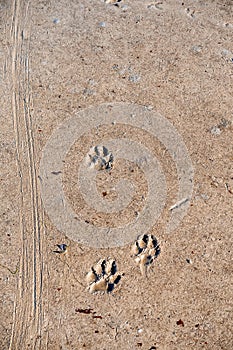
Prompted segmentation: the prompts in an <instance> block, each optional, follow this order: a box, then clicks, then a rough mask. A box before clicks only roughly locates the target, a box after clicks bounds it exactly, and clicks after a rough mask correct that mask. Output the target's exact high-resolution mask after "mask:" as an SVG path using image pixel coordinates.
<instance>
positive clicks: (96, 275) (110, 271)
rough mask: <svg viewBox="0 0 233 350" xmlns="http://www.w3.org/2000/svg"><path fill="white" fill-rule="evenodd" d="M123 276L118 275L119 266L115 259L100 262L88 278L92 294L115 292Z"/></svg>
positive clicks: (92, 268)
mask: <svg viewBox="0 0 233 350" xmlns="http://www.w3.org/2000/svg"><path fill="white" fill-rule="evenodd" d="M120 279H121V275H120V274H118V273H117V265H116V262H115V260H114V259H112V258H107V259H101V260H99V261H98V262H97V263H96V264H95V265H94V266H93V267H91V270H90V271H89V272H88V274H87V276H86V280H87V283H88V289H89V292H90V293H96V292H107V293H110V292H112V291H113V289H114V288H115V286H116V285H117V284H118V283H119V282H120Z"/></svg>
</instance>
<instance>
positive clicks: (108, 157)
mask: <svg viewBox="0 0 233 350" xmlns="http://www.w3.org/2000/svg"><path fill="white" fill-rule="evenodd" d="M88 157H89V158H88V161H89V166H90V167H91V168H95V169H96V170H110V169H112V167H113V154H112V153H111V152H109V150H108V149H107V148H106V147H105V146H95V147H93V148H91V150H90V152H89V154H88Z"/></svg>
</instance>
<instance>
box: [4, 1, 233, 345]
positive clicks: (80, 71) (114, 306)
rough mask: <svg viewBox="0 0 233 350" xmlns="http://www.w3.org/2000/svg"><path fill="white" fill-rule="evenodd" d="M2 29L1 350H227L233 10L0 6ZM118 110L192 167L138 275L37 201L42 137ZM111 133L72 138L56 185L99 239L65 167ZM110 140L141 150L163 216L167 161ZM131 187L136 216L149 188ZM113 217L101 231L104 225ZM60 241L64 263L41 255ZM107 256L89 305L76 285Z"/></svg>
mask: <svg viewBox="0 0 233 350" xmlns="http://www.w3.org/2000/svg"><path fill="white" fill-rule="evenodd" d="M0 29H1V31H0V43H1V45H0V61H1V65H0V89H1V90H0V91H1V95H0V100H1V110H0V118H1V127H0V130H1V131H0V142H1V149H0V161H1V195H2V197H1V201H0V215H1V252H0V264H1V265H0V275H1V278H0V283H1V284H0V285H1V288H0V296H1V298H0V299H1V308H0V326H1V328H0V349H2V350H5V349H11V350H16V349H19V350H25V349H42V350H45V349H51V350H58V349H63V350H70V349H76V350H77V349H78V350H79V349H84V348H85V349H106V350H110V349H143V350H149V349H151V350H152V349H161V350H166V349H169V350H175V349H177V350H178V349H179V350H181V349H195V350H199V349H205V350H209V349H211V350H217V349H223V350H230V349H232V348H233V338H232V326H233V322H232V254H231V253H232V227H233V222H232V221H233V220H232V204H233V168H232V161H233V153H232V150H233V149H232V148H233V147H232V140H233V136H232V135H233V134H232V123H233V109H232V95H233V89H232V86H233V85H232V72H233V45H232V37H233V3H232V1H231V0H207V1H204V0H197V1H186V0H183V1H178V0H168V1H157V2H156V1H155V2H154V1H136V0H135V1H119V2H118V4H117V5H116V4H111V3H110V4H106V3H105V2H104V1H101V0H92V1H91V0H76V1H75V0H72V1H63V0H60V1H53V0H48V1H45V0H41V1H39V0H32V1H23V0H22V1H20V0H12V1H10V0H9V1H7V0H1V1H0ZM115 102H120V103H131V104H133V105H141V106H150V109H153V111H157V112H159V113H160V114H161V115H163V116H164V117H165V118H166V119H167V120H169V121H170V122H171V123H172V124H173V126H174V127H175V128H176V130H177V131H178V132H179V134H180V135H181V136H182V139H183V141H184V142H185V144H186V147H187V150H188V152H189V155H190V157H191V160H192V163H193V167H194V170H195V175H194V190H193V193H192V198H191V203H190V207H189V210H188V212H187V215H186V216H185V217H184V218H183V220H182V222H181V223H180V225H179V226H178V227H177V229H176V230H175V232H173V233H172V234H168V233H166V231H165V230H164V226H163V220H162V218H163V216H162V217H161V218H160V220H159V222H158V223H157V224H155V225H154V226H153V227H152V228H151V229H150V233H151V234H153V235H154V236H155V237H156V238H157V239H158V242H159V246H160V250H161V253H160V254H159V255H158V257H157V258H156V259H155V261H154V262H153V263H152V264H151V267H150V269H149V270H148V274H147V276H143V275H142V274H141V271H140V268H139V266H137V264H136V263H135V259H134V257H132V254H131V245H132V244H133V240H134V239H132V243H130V244H127V245H125V246H123V247H115V248H104V249H95V248H91V247H90V246H88V244H87V245H84V244H81V243H79V242H77V241H75V240H73V239H69V237H66V236H65V234H64V233H62V232H61V231H60V230H59V229H57V228H56V226H55V225H54V224H53V222H52V221H51V220H50V217H49V216H48V214H47V212H46V210H45V209H44V205H43V203H42V196H41V187H40V178H39V177H38V176H39V164H40V159H41V157H42V154H43V149H44V147H45V145H46V143H47V141H48V139H49V137H50V135H51V134H52V132H53V131H54V129H56V128H57V127H58V126H59V125H61V123H63V122H64V121H65V120H66V119H67V118H69V117H71V116H74V115H75V113H77V111H83V110H85V108H87V107H90V106H93V108H95V106H99V105H101V104H102V103H115ZM109 128H110V126H109ZM112 132H113V131H112V130H111V129H106V126H105V128H104V127H102V129H100V130H98V132H97V131H96V130H91V131H90V134H89V135H86V138H84V139H82V140H81V141H80V140H77V142H76V143H75V145H74V147H73V148H72V149H71V150H70V152H69V154H68V155H67V162H66V166H65V170H64V174H65V175H64V174H63V180H64V192H65V194H66V196H67V198H69V200H70V202H71V203H72V204H73V208H74V210H75V209H76V211H77V213H78V212H79V211H80V210H81V209H82V212H81V214H80V212H79V215H81V216H82V218H83V220H86V221H88V220H90V217H91V220H92V221H93V222H91V224H93V225H96V227H97V228H98V227H101V226H102V225H106V216H101V215H99V216H98V217H97V218H96V216H95V213H94V212H93V210H92V211H88V208H85V203H84V204H82V205H81V204H80V203H81V202H80V201H81V199H80V198H81V197H80V196H78V195H75V193H76V190H75V191H74V189H75V181H76V175H75V172H76V165H75V166H74V164H76V163H78V161H79V158H77V154H79V153H78V152H82V149H83V147H84V146H85V145H86V143H87V144H88V145H90V147H92V146H93V142H92V141H93V140H95V141H96V142H100V141H99V140H100V139H101V135H102V134H104V133H105V134H106V133H108V134H110V135H111V133H112ZM117 132H118V134H117V135H118V136H119V135H121V134H122V135H123V134H124V133H126V132H129V134H131V135H134V138H135V139H138V142H142V143H143V142H144V141H145V142H147V144H150V145H152V146H153V145H154V150H155V151H156V150H157V152H156V157H157V158H158V159H160V161H161V163H162V164H163V168H164V169H165V170H164V171H165V172H166V176H167V180H166V181H167V187H168V193H169V194H170V204H172V203H173V195H174V193H173V192H175V190H176V186H177V174H176V167H175V165H174V164H173V162H171V161H170V158H169V156H166V154H165V153H164V152H163V149H162V148H161V146H159V145H157V144H156V142H157V141H156V140H152V141H150V139H148V140H147V139H146V135H144V134H143V132H142V131H141V130H138V133H137V132H136V131H135V130H124V126H123V125H119V128H118V131H117ZM101 133H102V134H101ZM144 136H145V138H144ZM80 142H81V143H80ZM88 142H89V143H88ZM156 145H157V146H156ZM152 146H151V147H152ZM88 147H89V146H88ZM159 147H160V148H159ZM84 148H85V147H84ZM87 149H88V148H87ZM85 152H86V151H85ZM85 152H84V153H85ZM75 162H76V163H75ZM124 166H125V163H124V164H122V165H121V164H120V163H119V164H118V169H123V170H122V174H123V171H124ZM121 167H122V168H121ZM131 170H132V168H131ZM125 171H126V170H125ZM132 172H133V171H132ZM113 175H114V174H113ZM114 176H115V175H114ZM130 179H131V180H132V181H134V182H136V183H137V182H139V184H138V191H137V196H138V197H135V200H134V205H136V206H137V210H138V211H139V212H140V210H141V209H142V204H143V203H141V202H138V201H137V198H140V196H143V195H145V194H146V192H147V185H146V182H145V181H144V180H145V179H144V180H143V178H142V176H141V173H140V171H138V172H136V174H135V176H134V177H133V178H130ZM106 181H107V180H106V179H105V181H103V183H101V177H100V181H99V191H100V192H101V191H102V193H103V196H105V195H106V193H107V192H106V193H105V192H104V191H106V190H105V189H104V186H105V183H106ZM140 181H141V182H140ZM73 186H74V187H73ZM174 189H175V190H174ZM169 191H170V192H169ZM112 196H113V197H114V193H113V194H112ZM110 200H111V197H110ZM80 206H81V207H80ZM80 208H81V209H80ZM131 214H132V213H131V211H130V210H128V211H126V212H124V215H123V214H122V220H123V222H124V223H125V222H127V220H128V218H129V217H130V215H131ZM116 217H117V216H116ZM116 217H115V218H114V217H111V218H110V223H108V224H107V225H113V226H114V225H116V226H117V225H118V224H119V222H117V221H114V220H116ZM111 220H112V221H111ZM94 221H95V222H94ZM138 234H139V235H140V232H138ZM61 243H63V244H67V245H69V247H68V252H67V253H65V254H59V253H54V250H56V245H57V244H61ZM109 256H110V257H112V258H113V259H115V261H116V264H117V269H118V272H117V273H119V274H120V276H121V279H120V281H119V283H118V284H117V285H116V287H115V288H114V290H113V291H112V292H109V293H96V294H91V293H89V291H88V289H87V282H86V277H85V276H86V273H87V272H88V271H89V270H90V268H91V267H92V266H94V264H95V263H96V262H97V261H98V260H99V259H102V258H104V257H109Z"/></svg>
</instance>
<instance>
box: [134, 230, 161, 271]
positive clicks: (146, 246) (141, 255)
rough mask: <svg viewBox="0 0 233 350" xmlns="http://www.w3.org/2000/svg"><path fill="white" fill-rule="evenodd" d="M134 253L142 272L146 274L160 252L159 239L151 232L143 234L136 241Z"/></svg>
mask: <svg viewBox="0 0 233 350" xmlns="http://www.w3.org/2000/svg"><path fill="white" fill-rule="evenodd" d="M132 253H133V255H134V256H136V259H135V261H136V263H137V264H138V265H139V267H140V270H141V273H142V274H143V275H146V272H147V268H148V266H149V265H151V264H152V263H153V261H154V259H155V258H157V256H158V255H159V253H160V248H159V244H158V241H157V239H156V238H155V237H154V236H153V235H150V234H148V235H147V234H144V235H141V236H140V237H139V238H138V239H137V240H136V242H135V243H134V245H133V247H132Z"/></svg>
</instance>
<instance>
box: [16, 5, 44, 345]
mask: <svg viewBox="0 0 233 350" xmlns="http://www.w3.org/2000/svg"><path fill="white" fill-rule="evenodd" d="M29 18H30V8H29V2H26V1H20V0H14V1H13V5H12V17H11V29H10V49H11V50H10V52H11V55H10V60H11V73H10V74H11V77H9V79H11V82H12V117H13V125H14V131H15V141H16V159H17V166H18V174H19V183H20V184H19V189H20V201H21V208H20V218H19V219H20V233H21V257H20V268H19V277H18V290H17V293H16V297H15V304H14V318H13V325H12V335H11V341H10V346H9V349H11V350H16V349H26V348H28V347H30V349H47V334H46V331H44V332H43V328H45V327H46V325H45V316H46V315H45V312H46V307H44V306H45V305H44V299H43V291H45V289H46V284H47V270H46V266H45V264H44V256H43V254H44V253H43V252H45V251H46V246H45V230H44V224H43V210H42V207H41V200H40V196H39V191H38V183H37V171H36V153H35V140H34V137H33V124H32V105H33V101H32V94H31V88H30V69H29V64H30V61H29V53H30V50H29V49H30V23H29V21H30V19H29Z"/></svg>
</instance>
